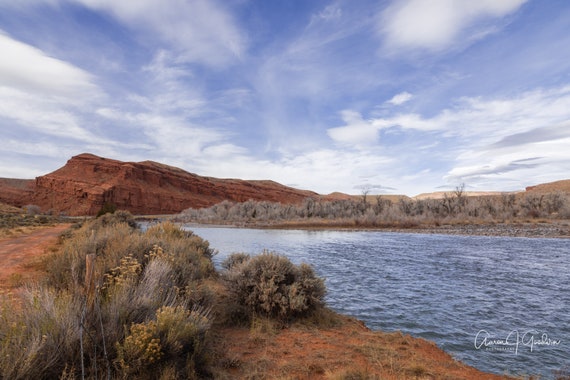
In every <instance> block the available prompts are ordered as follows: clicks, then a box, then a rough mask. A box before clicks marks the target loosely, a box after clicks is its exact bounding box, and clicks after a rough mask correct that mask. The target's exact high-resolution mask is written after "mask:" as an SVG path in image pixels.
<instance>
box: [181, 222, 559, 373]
mask: <svg viewBox="0 0 570 380" xmlns="http://www.w3.org/2000/svg"><path fill="white" fill-rule="evenodd" d="M187 228H188V229H190V230H192V231H194V232H195V233H196V234H197V235H199V236H201V237H202V238H204V239H206V240H208V241H209V242H210V246H211V247H212V248H214V249H217V250H218V251H219V253H218V255H216V256H215V257H214V261H215V262H216V263H217V264H218V265H219V263H220V262H221V261H223V259H224V258H225V257H227V256H228V255H229V254H231V253H233V252H245V253H250V254H258V253H260V252H262V251H263V250H264V249H267V250H270V251H273V252H276V253H279V254H283V255H285V256H287V257H289V258H290V259H291V260H292V261H293V262H294V263H300V262H306V263H309V264H311V265H313V267H314V268H315V271H316V272H317V274H318V275H319V276H322V277H324V278H326V285H327V289H328V294H327V299H326V300H327V304H328V305H329V306H330V307H331V308H333V309H334V310H337V311H338V312H340V313H343V314H348V315H352V316H354V317H356V318H359V319H361V320H363V321H364V322H365V323H366V324H367V326H368V327H370V328H371V329H378V330H383V331H396V330H400V331H402V332H403V333H408V334H411V335H412V336H415V337H422V338H425V339H429V340H432V341H435V342H436V343H437V345H438V346H439V347H441V348H442V349H443V350H445V351H447V352H448V353H450V354H451V355H452V356H453V357H454V358H456V359H459V360H461V361H463V362H464V363H467V364H469V365H471V366H474V367H476V368H479V369H481V370H484V371H487V372H493V373H496V374H504V373H509V374H517V375H520V374H526V375H530V374H540V375H542V378H543V379H549V378H553V377H554V371H558V370H561V369H566V370H568V369H570V367H569V366H570V240H564V239H535V238H533V239H529V238H507V237H482V236H451V235H425V234H407V233H389V232H368V231H364V232H362V231H301V230H256V229H241V228H240V229H237V228H211V227H195V226H189V227H187Z"/></svg>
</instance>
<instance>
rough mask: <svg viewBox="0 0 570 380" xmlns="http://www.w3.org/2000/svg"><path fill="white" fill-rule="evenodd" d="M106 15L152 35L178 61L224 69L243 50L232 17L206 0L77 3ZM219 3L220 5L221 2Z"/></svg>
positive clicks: (94, 0) (242, 39)
mask: <svg viewBox="0 0 570 380" xmlns="http://www.w3.org/2000/svg"><path fill="white" fill-rule="evenodd" d="M77 1H78V2H80V3H81V4H83V5H85V6H86V7H89V8H91V9H94V10H98V11H103V12H107V13H110V14H111V15H113V16H114V17H115V18H117V19H118V20H120V21H121V22H124V23H125V24H127V25H128V26H129V27H131V28H133V29H135V30H138V31H145V30H146V31H147V32H150V33H148V35H147V36H146V37H147V38H152V37H153V33H156V36H158V37H159V39H160V40H162V42H163V43H165V44H167V45H171V47H172V48H174V49H175V50H176V51H177V52H178V53H179V54H180V57H179V59H181V60H182V61H186V62H198V63H202V64H207V65H214V66H224V65H227V64H230V63H232V62H233V61H234V60H236V59H239V58H241V57H242V56H243V55H244V54H245V51H246V45H247V41H246V37H245V34H244V33H243V32H242V31H241V30H240V28H239V27H238V26H237V24H236V22H235V20H234V18H233V16H232V15H231V14H230V13H229V12H228V11H226V10H225V9H224V7H222V6H221V4H220V3H218V2H216V1H207V0H167V1H163V0H121V1H116V0H77ZM222 4H223V3H222Z"/></svg>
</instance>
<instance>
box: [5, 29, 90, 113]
mask: <svg viewBox="0 0 570 380" xmlns="http://www.w3.org/2000/svg"><path fill="white" fill-rule="evenodd" d="M0 51H1V52H2V59H0V86H2V87H10V88H16V89H19V90H21V91H26V92H29V93H34V94H38V95H42V96H44V97H46V96H47V97H50V98H53V97H60V98H65V99H66V100H67V101H68V102H71V103H75V102H76V101H77V100H78V99H84V98H86V97H92V96H93V95H95V94H96V93H97V92H98V89H97V87H96V86H95V85H94V83H93V82H94V77H93V76H92V75H91V74H89V73H88V72H86V71H84V70H82V69H80V68H78V67H75V66H73V65H71V64H69V63H67V62H65V61H62V60H59V59H57V58H53V57H50V56H48V55H47V54H45V53H44V52H43V51H42V50H40V49H38V48H36V47H34V46H31V45H28V44H25V43H23V42H20V41H18V40H16V39H13V38H11V37H10V36H9V35H7V34H5V33H4V32H2V31H1V30H0Z"/></svg>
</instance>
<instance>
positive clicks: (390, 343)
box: [216, 317, 512, 380]
mask: <svg viewBox="0 0 570 380" xmlns="http://www.w3.org/2000/svg"><path fill="white" fill-rule="evenodd" d="M341 318H342V319H343V323H342V325H341V326H336V327H332V328H312V327H307V326H292V327H289V328H286V329H282V330H274V331H271V330H270V331H264V332H260V331H258V330H256V329H235V328H233V329H225V330H222V331H220V332H219V338H220V339H216V341H217V342H218V343H217V350H218V352H219V354H220V356H221V357H218V358H217V359H216V361H218V362H219V363H222V367H223V370H221V373H218V374H217V377H218V378H228V379H316V380H318V379H455V380H459V379H463V380H471V379H473V380H474V379H480V380H483V379H489V380H498V379H509V377H506V376H498V375H492V374H488V373H484V372H481V371H478V370H477V369H475V368H473V367H469V366H467V365H465V364H463V363H461V362H459V361H456V360H455V359H453V358H452V357H451V356H450V355H449V354H447V353H446V352H444V351H442V350H441V349H439V348H438V347H437V346H436V345H435V343H433V342H429V341H427V340H424V339H418V338H413V337H411V336H409V335H404V334H401V333H399V332H395V333H384V332H381V331H371V330H369V329H368V328H367V327H366V326H364V324H363V323H362V322H360V321H358V320H355V319H353V318H349V317H341ZM510 379H512V378H510Z"/></svg>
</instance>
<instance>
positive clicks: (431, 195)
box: [412, 190, 504, 199]
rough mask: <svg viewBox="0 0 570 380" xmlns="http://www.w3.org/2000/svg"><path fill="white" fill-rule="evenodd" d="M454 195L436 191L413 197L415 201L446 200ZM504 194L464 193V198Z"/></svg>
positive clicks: (498, 192) (495, 192)
mask: <svg viewBox="0 0 570 380" xmlns="http://www.w3.org/2000/svg"><path fill="white" fill-rule="evenodd" d="M453 194H454V191H453V190H451V191H436V192H433V193H422V194H418V195H416V196H414V197H412V198H413V199H443V198H445V196H446V195H447V196H452V195H453ZM501 194H504V193H502V192H500V191H464V192H463V193H462V195H463V196H465V197H481V196H487V195H501Z"/></svg>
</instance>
